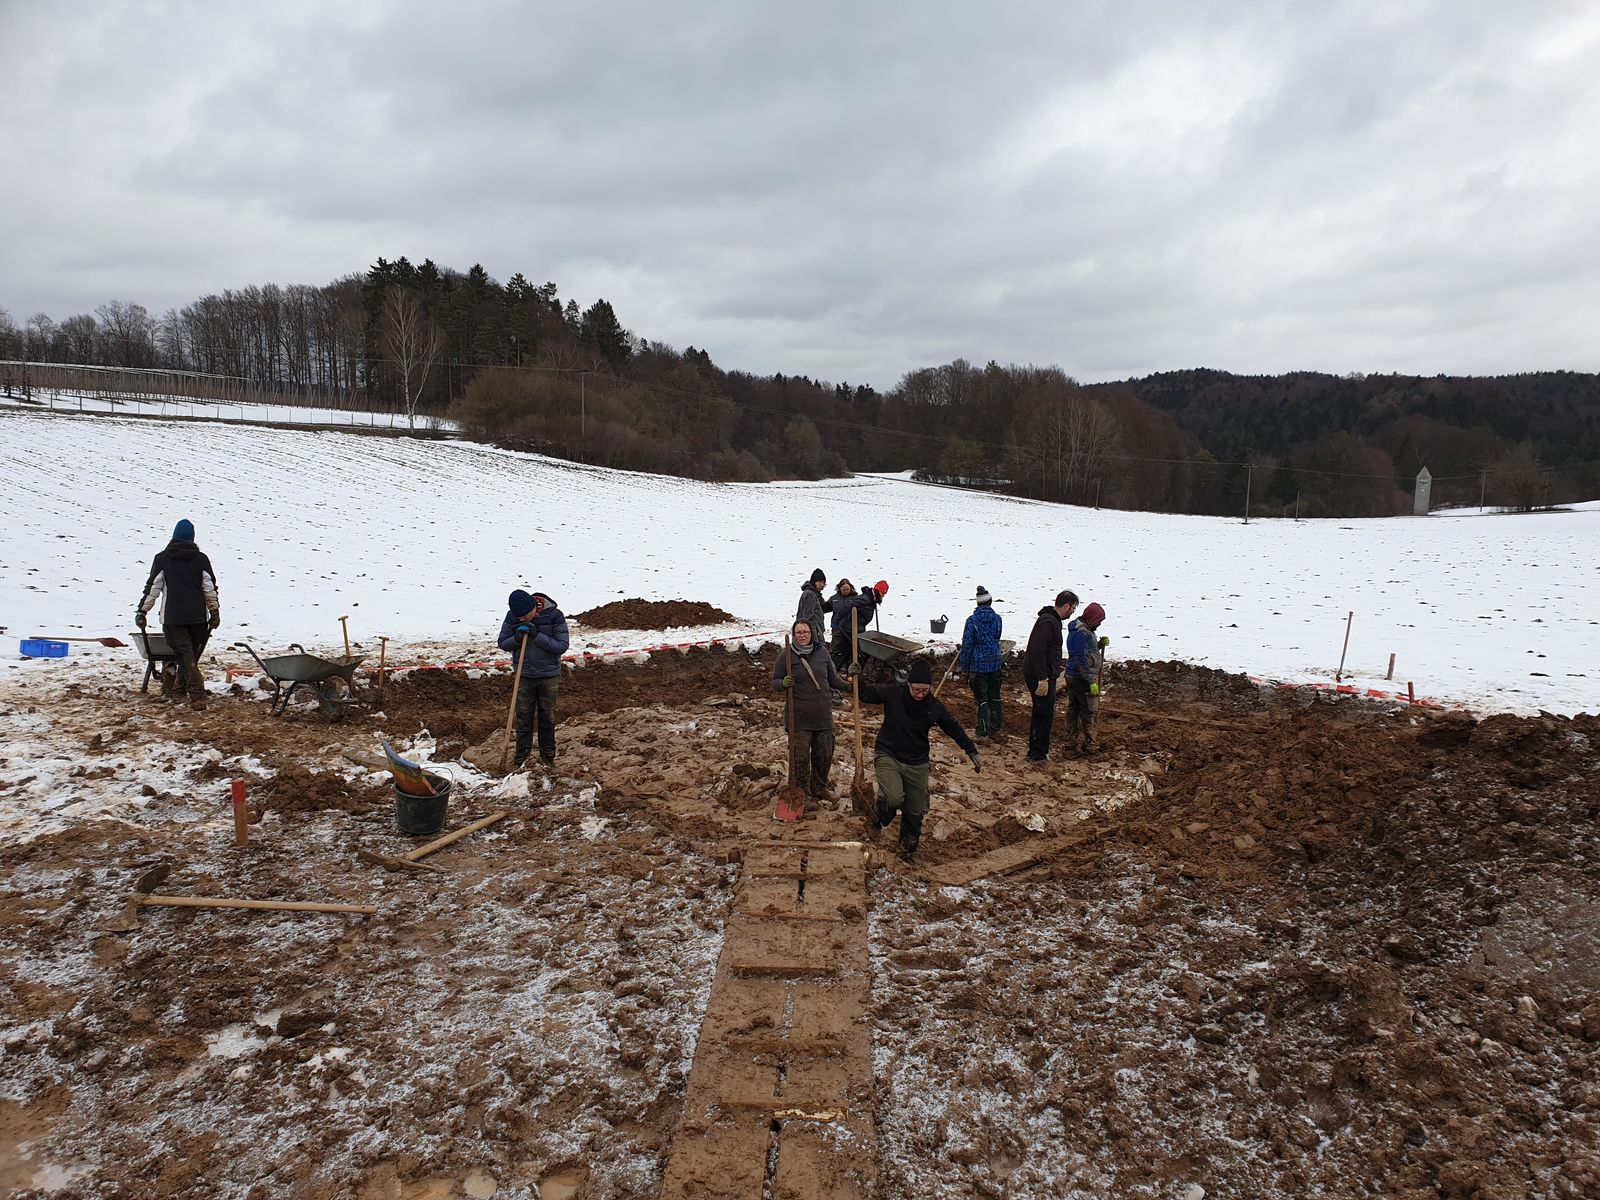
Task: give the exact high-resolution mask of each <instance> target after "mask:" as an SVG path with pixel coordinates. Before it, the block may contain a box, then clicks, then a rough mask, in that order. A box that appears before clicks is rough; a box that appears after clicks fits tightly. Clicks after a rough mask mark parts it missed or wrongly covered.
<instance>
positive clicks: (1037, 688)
mask: <svg viewBox="0 0 1600 1200" xmlns="http://www.w3.org/2000/svg"><path fill="white" fill-rule="evenodd" d="M1033 694H1034V695H1035V696H1048V695H1049V694H1050V681H1049V680H1048V679H1041V680H1039V682H1038V683H1036V684H1034V685H1033Z"/></svg>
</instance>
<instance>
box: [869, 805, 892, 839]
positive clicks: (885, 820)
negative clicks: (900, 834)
mask: <svg viewBox="0 0 1600 1200" xmlns="http://www.w3.org/2000/svg"><path fill="white" fill-rule="evenodd" d="M894 814H895V810H894V809H892V808H890V807H889V806H888V805H887V804H885V803H884V802H883V801H882V800H879V801H878V803H877V806H876V807H875V808H874V809H873V811H872V828H873V832H874V833H878V832H881V831H882V830H884V829H887V828H888V827H889V825H890V824H891V823H893V821H894Z"/></svg>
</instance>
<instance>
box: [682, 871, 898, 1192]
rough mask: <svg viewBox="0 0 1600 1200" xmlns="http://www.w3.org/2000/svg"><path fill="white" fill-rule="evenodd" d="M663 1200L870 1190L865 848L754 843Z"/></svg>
mask: <svg viewBox="0 0 1600 1200" xmlns="http://www.w3.org/2000/svg"><path fill="white" fill-rule="evenodd" d="M742 857H743V869H742V870H741V871H740V875H739V878H738V880H737V882H736V884H735V890H734V903H733V911H732V914H731V915H730V917H729V920H728V929H727V934H726V937H725V939H724V941H723V946H722V954H721V957H720V958H719V959H718V961H717V975H716V979H715V981H714V982H713V984H712V987H711V1001H710V1003H709V1005H708V1006H707V1008H706V1016H705V1021H704V1022H703V1023H702V1025H701V1027H700V1040H699V1043H698V1045H697V1048H696V1051H695V1056H694V1065H693V1067H692V1068H691V1069H690V1072H689V1082H688V1086H687V1090H686V1094H685V1097H684V1105H683V1118H682V1120H681V1122H680V1123H679V1127H678V1133H677V1137H676V1138H675V1140H674V1141H673V1144H672V1151H671V1154H670V1157H669V1159H668V1162H667V1171H666V1177H665V1179H664V1180H663V1183H662V1188H661V1195H662V1197H663V1200H763V1197H771V1200H820V1198H822V1197H837V1198H839V1200H865V1198H866V1197H868V1196H870V1195H872V1193H873V1184H874V1181H875V1173H876V1167H875V1164H876V1161H877V1132H876V1127H875V1124H874V1120H873V1109H872V1105H873V1087H872V1030H871V1025H870V1023H869V1019H868V1003H869V1001H870V999H871V977H870V971H869V962H868V957H867V876H866V866H867V853H866V851H865V850H864V849H863V848H861V847H859V846H851V845H844V846H839V845H826V844H815V843H813V844H809V845H807V844H784V843H763V844H761V845H759V846H756V847H752V848H750V849H747V850H746V851H745V852H744V853H743V855H742Z"/></svg>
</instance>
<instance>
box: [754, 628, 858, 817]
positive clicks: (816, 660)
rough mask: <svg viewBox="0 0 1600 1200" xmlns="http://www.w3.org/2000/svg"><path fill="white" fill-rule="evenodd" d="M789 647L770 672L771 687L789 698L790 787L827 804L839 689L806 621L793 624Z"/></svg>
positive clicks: (829, 661) (841, 682)
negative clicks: (791, 736) (791, 730)
mask: <svg viewBox="0 0 1600 1200" xmlns="http://www.w3.org/2000/svg"><path fill="white" fill-rule="evenodd" d="M793 637H794V640H793V643H792V644H791V645H790V647H789V653H788V654H787V655H780V656H779V658H778V661H777V662H776V663H775V664H774V665H773V668H772V686H773V688H774V689H775V690H783V691H787V692H788V693H789V698H790V702H791V703H792V705H793V712H794V740H793V741H792V742H790V745H789V784H790V786H791V787H796V788H799V789H800V790H801V791H802V792H805V793H806V794H807V795H809V796H812V797H813V798H815V799H817V800H827V799H829V798H830V793H829V791H828V773H829V772H830V771H831V770H832V768H833V747H834V738H833V699H832V693H834V692H837V691H840V690H842V689H843V688H844V680H842V679H840V678H839V672H838V671H837V670H836V669H835V668H834V665H833V660H832V659H831V658H829V657H828V652H827V649H826V648H825V647H824V646H823V645H822V644H821V643H820V642H818V641H817V640H816V639H815V638H813V637H812V634H811V626H810V625H809V624H807V623H806V622H805V621H798V620H797V621H796V622H795V623H794V631H793Z"/></svg>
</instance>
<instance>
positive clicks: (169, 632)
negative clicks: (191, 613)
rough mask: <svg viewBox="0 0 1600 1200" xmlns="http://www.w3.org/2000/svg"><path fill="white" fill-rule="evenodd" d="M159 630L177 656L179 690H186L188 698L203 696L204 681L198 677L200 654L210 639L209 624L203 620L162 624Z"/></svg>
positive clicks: (204, 692) (203, 651) (204, 650)
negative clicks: (191, 622) (190, 622)
mask: <svg viewBox="0 0 1600 1200" xmlns="http://www.w3.org/2000/svg"><path fill="white" fill-rule="evenodd" d="M161 632H162V634H163V635H164V636H165V637H166V639H167V645H169V646H171V647H172V652H173V653H174V654H176V655H177V656H178V688H179V690H180V691H186V692H188V693H189V697H190V699H199V698H202V697H204V696H205V694H206V681H205V680H204V679H202V678H201V677H200V656H201V655H202V654H204V653H205V652H206V643H207V642H209V641H210V640H211V626H210V625H208V624H207V623H206V622H204V621H201V622H200V623H199V624H198V625H163V626H162V627H161Z"/></svg>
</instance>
